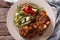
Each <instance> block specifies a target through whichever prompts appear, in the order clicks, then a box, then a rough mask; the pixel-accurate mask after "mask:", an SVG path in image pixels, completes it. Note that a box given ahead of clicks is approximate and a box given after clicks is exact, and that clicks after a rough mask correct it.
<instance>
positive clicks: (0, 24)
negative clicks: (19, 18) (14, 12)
mask: <svg viewBox="0 0 60 40" xmlns="http://www.w3.org/2000/svg"><path fill="white" fill-rule="evenodd" d="M11 5H12V4H11V3H7V2H4V1H3V0H0V40H14V38H13V37H12V36H11V35H10V33H9V31H8V29H7V25H6V18H7V12H8V10H9V8H10V7H11Z"/></svg>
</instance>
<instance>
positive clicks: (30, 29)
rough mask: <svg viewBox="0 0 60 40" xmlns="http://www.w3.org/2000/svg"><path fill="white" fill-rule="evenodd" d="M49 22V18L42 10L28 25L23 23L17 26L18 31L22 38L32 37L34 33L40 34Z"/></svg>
mask: <svg viewBox="0 0 60 40" xmlns="http://www.w3.org/2000/svg"><path fill="white" fill-rule="evenodd" d="M49 24H50V18H49V17H48V16H47V14H46V12H45V11H44V10H43V11H42V12H41V13H40V15H39V16H38V17H37V18H36V21H35V22H33V23H30V24H29V25H24V26H23V27H21V28H19V33H20V35H21V36H22V37H24V38H32V37H34V36H35V35H42V34H43V32H44V31H45V30H46V29H47V28H48V26H49Z"/></svg>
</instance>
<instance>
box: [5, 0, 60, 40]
mask: <svg viewBox="0 0 60 40" xmlns="http://www.w3.org/2000/svg"><path fill="white" fill-rule="evenodd" d="M4 1H5V2H10V3H15V2H17V1H18V0H4ZM45 1H46V2H47V3H48V4H49V5H50V6H51V7H52V9H53V11H54V13H55V16H56V20H55V22H56V24H55V29H54V32H53V34H52V35H51V36H50V37H49V38H48V39H47V40H60V0H45Z"/></svg>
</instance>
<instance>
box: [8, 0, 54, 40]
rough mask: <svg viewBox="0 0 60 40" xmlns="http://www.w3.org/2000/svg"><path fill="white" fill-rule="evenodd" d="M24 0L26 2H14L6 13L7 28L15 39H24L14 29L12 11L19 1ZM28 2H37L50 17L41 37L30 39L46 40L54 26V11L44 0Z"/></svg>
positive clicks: (13, 11) (15, 8)
mask: <svg viewBox="0 0 60 40" xmlns="http://www.w3.org/2000/svg"><path fill="white" fill-rule="evenodd" d="M25 2H26V0H20V1H18V2H16V3H15V4H13V6H12V7H11V8H10V10H9V12H8V15H7V28H8V30H9V32H10V34H11V35H12V36H13V38H14V39H16V40H25V39H24V38H22V37H21V36H20V35H19V33H18V31H17V29H16V26H15V25H14V23H13V19H14V13H15V11H16V10H17V5H18V4H20V3H25ZM28 2H32V3H34V4H37V5H39V6H41V7H43V8H44V9H45V10H46V13H47V15H48V16H49V17H50V19H51V25H50V26H49V27H48V29H47V30H46V31H45V32H44V34H43V35H42V36H41V37H37V38H33V39H32V40H47V39H48V38H49V37H50V35H51V34H52V32H53V30H54V28H55V15H54V12H53V10H52V8H51V7H50V6H49V5H48V3H47V2H46V1H45V0H30V1H28ZM30 40H31V39H30Z"/></svg>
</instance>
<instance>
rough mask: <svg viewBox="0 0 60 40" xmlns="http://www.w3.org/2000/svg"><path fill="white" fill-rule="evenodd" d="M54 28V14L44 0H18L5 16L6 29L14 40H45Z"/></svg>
mask: <svg viewBox="0 0 60 40" xmlns="http://www.w3.org/2000/svg"><path fill="white" fill-rule="evenodd" d="M43 2H44V3H43ZM54 27H55V15H54V12H53V10H52V8H51V7H50V6H49V5H48V4H47V3H46V2H45V1H44V0H38V1H37V0H32V1H31V0H29V1H27V0H20V1H18V2H16V3H15V4H13V6H12V7H11V8H10V10H9V12H8V15H7V28H8V30H9V32H10V34H11V35H12V36H13V38H15V39H16V40H47V38H49V36H50V35H51V34H52V32H53V30H54Z"/></svg>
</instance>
